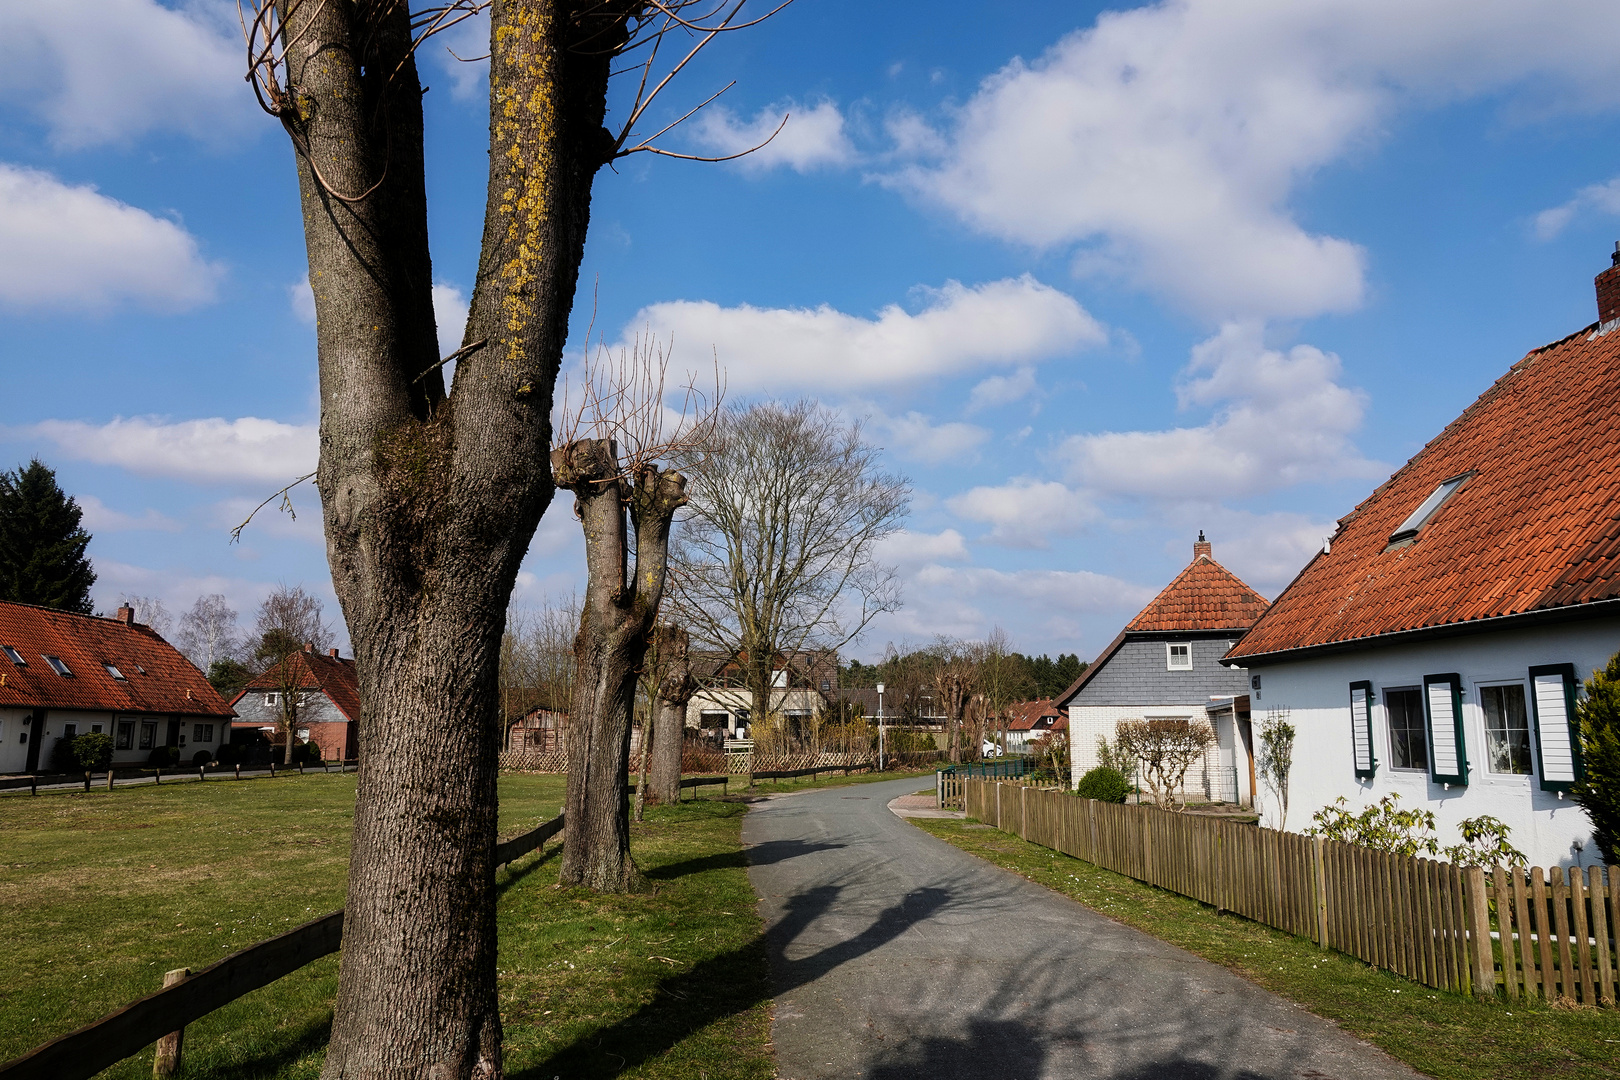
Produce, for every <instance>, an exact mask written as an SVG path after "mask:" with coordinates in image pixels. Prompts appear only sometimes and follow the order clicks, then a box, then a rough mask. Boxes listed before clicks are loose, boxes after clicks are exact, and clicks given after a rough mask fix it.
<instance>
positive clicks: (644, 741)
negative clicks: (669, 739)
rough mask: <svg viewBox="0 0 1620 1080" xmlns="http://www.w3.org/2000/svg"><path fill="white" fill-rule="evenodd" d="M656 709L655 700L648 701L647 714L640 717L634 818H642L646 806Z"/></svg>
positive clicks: (638, 819)
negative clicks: (639, 762)
mask: <svg viewBox="0 0 1620 1080" xmlns="http://www.w3.org/2000/svg"><path fill="white" fill-rule="evenodd" d="M657 709H658V703H657V702H656V701H653V702H648V704H647V714H646V715H645V716H643V717H642V718H641V754H640V758H641V765H640V768H639V769H638V770H637V772H638V773H639V775H638V776H637V777H636V820H637V821H640V820H641V819H642V811H644V810H645V809H646V808H647V770H648V768H649V767H650V766H651V765H652V748H653V738H654V734H653V713H654V712H656V711H657Z"/></svg>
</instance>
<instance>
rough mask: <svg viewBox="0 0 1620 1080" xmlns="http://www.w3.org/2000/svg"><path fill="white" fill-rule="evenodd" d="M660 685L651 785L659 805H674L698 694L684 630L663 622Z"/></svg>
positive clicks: (658, 637) (659, 631) (655, 709)
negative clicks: (690, 711)
mask: <svg viewBox="0 0 1620 1080" xmlns="http://www.w3.org/2000/svg"><path fill="white" fill-rule="evenodd" d="M655 640H656V646H657V647H656V652H657V654H658V661H659V663H658V667H659V671H658V672H657V674H658V685H657V694H656V695H655V698H654V701H653V705H652V708H653V725H652V727H653V749H652V753H651V757H652V774H651V779H650V781H649V783H650V784H651V791H652V795H653V797H654V798H656V799H657V800H658V801H659V802H666V803H669V802H675V801H676V800H677V799H679V797H680V793H681V750H682V748H683V745H684V742H685V731H686V705H687V703H688V702H689V701H691V700H692V695H693V694H695V693H696V692H697V680H696V679H694V678H693V677H692V661H691V654H690V652H689V649H690V638H689V637H688V636H687V633H686V631H685V630H684V629H682V628H681V627H679V626H672V625H670V624H668V623H664V624H662V625H660V626H659V627H658V629H657V630H656V631H655Z"/></svg>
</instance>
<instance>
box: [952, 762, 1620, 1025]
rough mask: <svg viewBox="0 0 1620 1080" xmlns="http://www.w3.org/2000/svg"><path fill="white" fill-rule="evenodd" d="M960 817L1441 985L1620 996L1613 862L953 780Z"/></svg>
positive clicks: (1491, 993)
mask: <svg viewBox="0 0 1620 1080" xmlns="http://www.w3.org/2000/svg"><path fill="white" fill-rule="evenodd" d="M960 785H961V790H962V796H963V804H964V808H965V809H966V811H967V814H968V816H969V817H973V818H977V819H978V820H980V821H982V822H984V823H986V824H988V825H993V826H995V827H996V828H998V829H1001V830H1003V831H1005V832H1010V833H1014V834H1016V835H1018V836H1021V837H1023V838H1024V839H1026V840H1028V841H1030V842H1031V843H1034V844H1039V845H1041V846H1043V847H1047V848H1051V849H1053V850H1055V851H1061V852H1063V853H1064V854H1066V855H1072V856H1074V857H1075V858H1077V859H1083V860H1085V861H1086V862H1089V863H1093V864H1095V865H1097V866H1101V867H1103V868H1104V869H1107V870H1112V871H1114V872H1115V873H1118V874H1124V875H1125V876H1127V877H1132V878H1135V879H1136V880H1138V881H1144V882H1147V883H1148V884H1150V885H1156V886H1158V887H1159V888H1161V889H1166V890H1169V891H1170V892H1175V893H1180V894H1181V895H1182V896H1190V897H1192V898H1193V899H1195V900H1199V901H1202V902H1203V903H1206V904H1209V905H1211V906H1212V907H1214V908H1216V909H1217V910H1220V911H1230V912H1234V913H1235V914H1238V915H1242V916H1244V917H1246V918H1249V919H1253V920H1254V921H1255V922H1259V923H1264V924H1265V925H1267V926H1272V927H1276V928H1277V929H1279V930H1284V931H1286V932H1288V933H1290V934H1295V935H1297V936H1299V937H1303V938H1309V939H1311V940H1312V941H1315V942H1316V943H1317V944H1319V945H1321V946H1322V947H1323V948H1331V949H1337V950H1339V951H1340V952H1344V953H1348V954H1349V955H1351V956H1354V957H1357V958H1359V959H1361V960H1364V961H1366V962H1367V963H1369V964H1372V965H1374V966H1375V967H1380V968H1385V969H1387V970H1389V971H1393V972H1395V973H1397V974H1399V975H1403V976H1405V977H1407V978H1409V979H1411V980H1413V981H1414V982H1418V983H1421V984H1423V985H1424V986H1429V987H1433V988H1435V989H1437V990H1450V991H1454V992H1457V993H1470V992H1472V993H1474V994H1477V995H1479V996H1482V997H1495V996H1497V995H1498V994H1502V995H1505V996H1506V997H1507V998H1508V999H1510V1000H1517V999H1518V998H1519V997H1520V996H1526V997H1541V998H1544V999H1547V1000H1555V999H1564V1000H1567V1001H1577V1002H1580V1003H1582V1004H1591V1005H1608V1006H1612V1005H1614V1004H1615V1002H1616V999H1617V997H1620V983H1617V979H1620V956H1617V955H1616V953H1615V946H1616V941H1615V930H1616V928H1617V927H1620V867H1615V866H1611V867H1609V868H1608V870H1607V872H1605V870H1604V869H1603V868H1602V867H1596V866H1594V867H1589V868H1586V869H1584V870H1583V869H1581V868H1575V869H1571V870H1568V871H1567V872H1566V871H1565V869H1564V868H1562V867H1556V866H1555V867H1552V868H1550V869H1548V870H1546V871H1545V872H1544V871H1543V870H1542V869H1541V868H1540V867H1531V868H1528V869H1526V868H1525V867H1511V868H1505V867H1500V866H1498V867H1492V868H1491V869H1490V870H1489V871H1486V870H1484V869H1482V868H1480V867H1460V866H1453V865H1452V864H1450V863H1446V862H1439V861H1436V860H1433V859H1423V858H1412V857H1408V856H1404V855H1396V854H1392V853H1390V852H1385V851H1374V850H1372V849H1370V848H1363V847H1356V846H1354V845H1351V844H1341V843H1338V842H1337V841H1333V840H1326V839H1324V838H1322V837H1313V836H1303V835H1300V834H1298V833H1286V832H1278V831H1276V830H1273V829H1263V828H1259V827H1257V826H1255V825H1249V824H1240V823H1237V822H1231V821H1221V820H1219V819H1216V818H1209V817H1203V816H1199V815H1193V814H1176V813H1170V812H1168V811H1164V810H1160V809H1157V808H1156V807H1151V806H1130V805H1117V804H1114V803H1101V802H1095V801H1093V800H1091V799H1079V798H1075V797H1074V796H1073V795H1070V794H1068V793H1067V792H1062V791H1050V790H1041V789H1037V788H1030V787H1026V786H1023V785H1020V784H1008V783H994V782H989V781H984V780H968V779H964V780H962V781H960Z"/></svg>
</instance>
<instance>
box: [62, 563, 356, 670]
mask: <svg viewBox="0 0 1620 1080" xmlns="http://www.w3.org/2000/svg"><path fill="white" fill-rule="evenodd" d="M280 584H294V585H303V586H304V587H305V588H306V589H308V590H309V591H310V592H312V593H314V594H315V595H316V596H318V597H320V599H321V601H322V602H323V603H324V604H325V611H324V613H323V617H324V618H325V619H326V620H327V622H328V623H329V624H330V625H331V627H332V629H333V631H334V633H336V635H337V640H336V642H335V644H336V645H337V646H338V648H339V649H341V650H342V651H343V653H344V654H345V655H352V654H351V653H350V650H349V642H348V629H347V627H346V626H345V625H344V622H343V612H342V609H341V608H340V607H339V606H338V603H337V596H336V594H334V593H333V592H332V585H331V582H330V580H328V578H327V576H326V575H325V574H321V575H320V576H318V577H315V578H311V579H309V580H307V581H299V580H298V579H296V578H294V579H292V580H291V581H284V582H282V583H280ZM277 585H278V583H277V582H270V581H253V580H250V579H247V578H239V577H227V576H225V575H223V574H217V573H198V572H196V571H195V570H193V569H191V568H187V567H165V568H161V569H154V568H153V567H149V566H137V565H135V564H133V563H126V562H119V561H118V560H116V559H109V558H103V557H99V556H98V557H97V558H96V587H95V591H94V597H95V601H96V604H97V606H98V607H99V608H100V609H101V610H103V611H111V610H113V608H114V607H116V606H117V603H118V598H119V597H120V596H123V595H131V594H134V595H140V596H151V597H156V598H157V599H159V600H161V601H163V603H164V605H165V606H166V607H167V608H168V609H169V610H170V611H171V612H175V613H179V612H182V611H189V610H190V609H191V605H192V604H194V603H196V602H197V598H198V597H199V596H208V595H211V594H213V593H219V594H220V595H222V596H224V597H225V601H226V603H228V604H229V605H230V606H231V607H232V608H234V609H235V610H236V611H237V612H238V613H239V623H240V624H241V625H244V626H251V625H252V622H253V617H254V616H253V613H254V611H255V610H256V609H257V608H258V606H259V604H260V602H262V601H263V600H264V598H265V597H266V596H268V595H269V594H270V593H271V592H272V591H274V590H275V589H276V588H277Z"/></svg>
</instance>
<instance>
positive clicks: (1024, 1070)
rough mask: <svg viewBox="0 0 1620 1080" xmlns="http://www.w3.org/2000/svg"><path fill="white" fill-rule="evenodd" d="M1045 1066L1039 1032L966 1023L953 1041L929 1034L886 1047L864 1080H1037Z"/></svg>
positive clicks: (1015, 1025) (1010, 1023)
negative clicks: (963, 1029)
mask: <svg viewBox="0 0 1620 1080" xmlns="http://www.w3.org/2000/svg"><path fill="white" fill-rule="evenodd" d="M1045 1068H1046V1048H1045V1047H1044V1046H1043V1045H1041V1040H1040V1033H1039V1032H1038V1031H1037V1030H1036V1029H1035V1028H1033V1027H1031V1026H1030V1025H1029V1024H1025V1023H1023V1022H1022V1021H1019V1020H970V1021H968V1025H967V1031H966V1033H965V1034H963V1035H961V1036H958V1037H954V1038H953V1037H947V1036H931V1037H928V1038H921V1039H907V1040H905V1041H904V1042H901V1043H896V1044H894V1045H892V1046H885V1047H884V1048H883V1050H882V1051H881V1052H880V1053H879V1054H878V1055H877V1056H876V1057H874V1058H873V1059H872V1064H871V1067H870V1069H869V1071H866V1072H864V1074H863V1075H865V1076H866V1077H867V1078H868V1080H983V1078H984V1077H989V1076H994V1077H995V1078H996V1080H1039V1077H1040V1076H1041V1073H1042V1071H1043V1070H1044V1069H1045Z"/></svg>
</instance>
